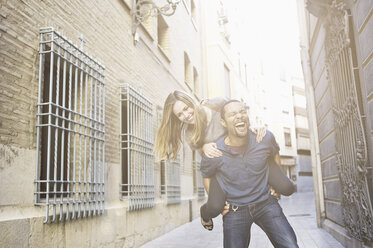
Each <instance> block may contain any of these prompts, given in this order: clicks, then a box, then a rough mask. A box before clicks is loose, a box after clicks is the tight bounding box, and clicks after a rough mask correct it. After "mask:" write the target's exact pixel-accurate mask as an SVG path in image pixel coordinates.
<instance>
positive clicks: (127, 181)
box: [120, 84, 155, 211]
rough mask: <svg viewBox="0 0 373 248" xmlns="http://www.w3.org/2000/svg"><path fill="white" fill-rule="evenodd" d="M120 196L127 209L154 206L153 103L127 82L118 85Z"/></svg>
mask: <svg viewBox="0 0 373 248" xmlns="http://www.w3.org/2000/svg"><path fill="white" fill-rule="evenodd" d="M120 94H121V134H120V149H121V168H122V175H121V177H122V179H121V180H122V182H121V184H120V195H121V199H124V198H127V200H128V211H134V210H139V209H144V208H151V207H153V206H154V196H155V191H154V156H153V140H154V138H153V137H154V134H153V133H154V130H153V129H154V126H153V125H154V123H153V121H152V120H153V113H152V108H153V104H152V103H151V102H150V101H149V100H148V99H146V98H145V97H144V96H143V95H141V94H140V93H139V92H138V91H136V90H135V89H133V88H132V87H131V86H130V85H129V84H124V85H123V86H122V87H121V93H120Z"/></svg>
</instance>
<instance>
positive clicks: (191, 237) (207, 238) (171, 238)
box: [141, 192, 343, 248]
mask: <svg viewBox="0 0 373 248" xmlns="http://www.w3.org/2000/svg"><path fill="white" fill-rule="evenodd" d="M280 204H281V206H282V208H283V210H284V213H285V215H286V217H287V218H288V220H289V222H290V224H291V225H292V227H293V228H294V230H295V233H296V235H297V239H298V245H299V247H300V248H342V247H343V246H342V245H341V244H340V243H339V242H338V241H336V240H335V239H334V238H333V237H332V236H331V235H330V234H329V233H327V232H326V231H325V230H323V229H321V228H318V227H317V225H316V216H315V213H316V212H315V202H314V194H313V192H304V193H303V192H302V193H295V194H293V195H292V196H290V197H284V196H282V197H281V199H280ZM251 231H252V233H251V243H250V246H249V247H250V248H266V247H273V246H272V245H271V243H270V241H269V239H268V238H267V237H266V235H265V233H264V232H263V231H262V230H261V229H260V228H259V227H258V226H256V225H255V224H254V225H253V227H252V229H251ZM158 247H162V248H174V247H178V248H189V247H193V248H194V247H203V248H218V247H223V228H222V219H221V217H217V218H215V219H214V230H213V231H211V232H208V231H206V230H204V229H203V227H202V225H201V223H200V218H196V219H194V220H193V221H192V222H190V223H187V224H185V225H182V226H180V227H179V228H176V229H175V230H173V231H171V232H169V233H167V234H165V235H163V236H161V237H159V238H157V239H155V240H153V241H151V242H148V243H146V244H145V245H143V246H141V248H158Z"/></svg>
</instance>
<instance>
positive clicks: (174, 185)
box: [160, 156, 181, 204]
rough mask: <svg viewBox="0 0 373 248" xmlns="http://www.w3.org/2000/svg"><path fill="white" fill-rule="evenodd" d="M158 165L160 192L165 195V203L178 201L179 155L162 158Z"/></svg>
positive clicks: (179, 192) (179, 195)
mask: <svg viewBox="0 0 373 248" xmlns="http://www.w3.org/2000/svg"><path fill="white" fill-rule="evenodd" d="M160 165H161V194H163V195H166V199H167V204H177V203H180V201H181V189H180V156H178V157H177V159H175V160H170V161H165V160H162V161H161V163H160Z"/></svg>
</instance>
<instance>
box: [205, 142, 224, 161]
mask: <svg viewBox="0 0 373 248" xmlns="http://www.w3.org/2000/svg"><path fill="white" fill-rule="evenodd" d="M202 151H203V153H204V154H205V156H206V157H208V158H217V157H220V156H221V155H223V153H222V152H221V151H220V150H219V149H218V148H217V146H216V143H207V144H204V145H203V146H202Z"/></svg>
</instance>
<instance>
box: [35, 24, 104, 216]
mask: <svg viewBox="0 0 373 248" xmlns="http://www.w3.org/2000/svg"><path fill="white" fill-rule="evenodd" d="M104 71H105V67H104V66H103V65H101V64H100V63H99V62H97V61H96V60H94V59H93V58H91V57H89V56H88V55H87V54H86V53H84V52H83V51H82V50H81V49H79V48H78V47H77V46H76V45H74V44H72V43H71V42H70V41H68V40H67V39H66V38H65V37H63V36H62V35H60V34H59V33H58V32H57V31H55V30H54V29H53V28H51V27H48V28H41V29H40V66H39V94H38V105H37V164H36V180H35V185H36V187H35V188H36V189H35V204H36V205H45V206H46V217H45V221H44V222H45V223H48V222H55V221H67V220H71V219H79V218H83V217H89V216H95V215H102V214H103V213H104V209H105V206H104V192H105V188H104V174H105V173H104V171H105V163H104V161H105V150H104V147H105V90H104V77H105V76H104Z"/></svg>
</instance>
